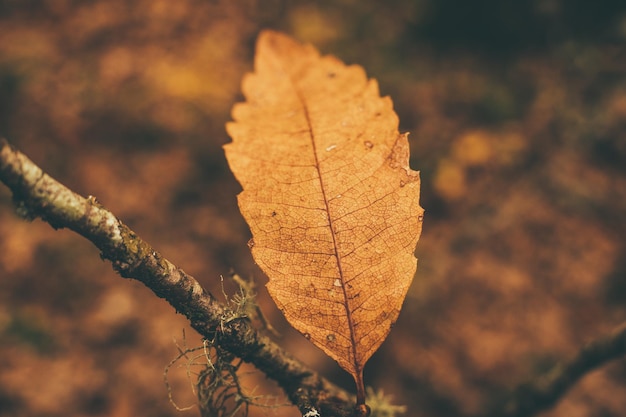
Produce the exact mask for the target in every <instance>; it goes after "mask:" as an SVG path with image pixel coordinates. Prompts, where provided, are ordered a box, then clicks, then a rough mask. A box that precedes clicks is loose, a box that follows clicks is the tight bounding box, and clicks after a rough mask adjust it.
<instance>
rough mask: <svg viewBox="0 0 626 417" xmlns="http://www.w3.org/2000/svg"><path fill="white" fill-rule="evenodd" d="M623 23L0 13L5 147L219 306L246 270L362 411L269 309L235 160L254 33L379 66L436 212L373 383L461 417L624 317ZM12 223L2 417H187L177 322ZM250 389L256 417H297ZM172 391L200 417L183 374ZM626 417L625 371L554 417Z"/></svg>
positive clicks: (90, 263) (313, 8)
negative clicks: (89, 204) (135, 237)
mask: <svg viewBox="0 0 626 417" xmlns="http://www.w3.org/2000/svg"><path fill="white" fill-rule="evenodd" d="M620 3H623V2H598V3H591V2H584V1H582V0H577V1H569V2H565V1H562V0H535V1H531V2H501V1H496V0H489V1H488V0H481V1H474V2H454V1H452V0H445V1H435V0H412V1H390V2H378V1H374V0H361V1H356V0H340V1H330V0H321V1H317V2H311V1H309V2H306V1H299V0H268V1H261V0H223V1H209V0H204V1H200V0H177V1H167V0H160V1H149V0H143V1H141V0H137V1H122V0H113V1H111V0H109V1H105V0H90V1H87V0H84V1H80V0H73V1H72V0H65V1H60V0H47V1H34V0H2V1H0V134H1V135H3V136H6V137H7V138H8V139H9V140H10V141H12V142H13V144H14V145H16V146H17V147H18V148H20V149H21V150H22V151H23V152H25V153H26V154H27V155H29V156H30V157H31V158H32V159H33V160H34V161H35V162H36V163H38V164H39V165H40V166H42V167H43V168H44V169H45V170H47V171H48V172H49V173H50V174H51V175H53V176H54V177H56V178H57V179H59V180H60V181H61V182H63V183H65V184H66V185H68V186H69V187H70V188H72V189H74V190H76V191H78V192H80V193H81V194H83V195H94V196H96V197H97V198H98V200H99V201H100V202H101V203H102V204H104V205H105V206H106V207H107V208H109V209H110V210H112V211H113V212H114V213H115V214H117V215H118V216H119V217H120V218H121V219H122V220H123V221H124V222H125V223H127V224H128V225H129V226H130V227H131V228H133V229H134V230H135V231H136V232H138V233H139V234H140V235H141V236H142V237H144V238H145V239H146V240H147V241H149V242H151V243H152V244H153V245H154V246H155V247H156V248H157V249H158V250H160V251H161V252H162V253H163V255H164V256H166V257H168V258H169V259H171V260H172V261H174V262H175V263H177V264H178V265H179V266H181V267H182V268H183V269H185V271H187V272H188V273H190V274H192V275H193V276H195V277H197V278H198V279H199V280H200V282H201V283H202V284H203V285H204V286H205V287H206V288H208V289H209V290H210V291H211V292H212V293H213V294H215V295H217V296H221V294H222V292H221V288H220V275H224V276H227V275H228V274H229V272H230V271H231V269H234V270H235V271H237V272H238V273H239V274H241V275H242V276H244V277H254V279H256V280H257V282H258V283H259V290H258V291H259V295H258V302H259V305H260V306H261V308H262V310H263V311H264V312H265V314H266V315H267V317H268V318H269V320H270V322H271V323H272V324H273V325H274V327H276V328H277V329H278V330H279V331H280V333H281V334H282V338H281V339H280V341H279V343H281V344H282V345H283V346H284V347H285V348H286V349H287V350H288V351H291V352H293V354H294V355H295V356H297V357H298V358H300V359H301V360H302V361H304V362H306V363H308V364H309V365H310V366H312V367H314V368H316V369H319V370H320V371H321V372H322V373H323V374H324V375H326V376H327V377H328V378H330V379H331V380H333V381H336V382H337V383H339V384H341V385H342V386H345V387H346V388H347V389H353V388H352V382H351V380H350V377H349V376H348V375H347V374H345V373H344V372H343V371H341V370H340V369H339V368H338V367H337V365H336V364H334V363H333V362H332V361H331V360H329V359H327V358H326V357H325V356H324V355H323V354H322V353H321V352H320V351H318V350H317V349H316V348H314V347H313V346H312V345H310V344H309V343H308V341H306V340H304V338H303V337H301V336H300V335H299V334H297V333H296V332H295V331H293V330H291V329H290V327H289V326H288V325H287V324H286V322H285V321H284V319H283V318H282V316H281V315H280V313H279V312H278V311H277V310H276V308H275V306H274V304H273V303H272V301H271V300H270V299H269V297H268V295H267V293H266V292H265V290H264V288H263V284H264V283H265V281H266V278H265V277H264V276H263V275H262V273H261V272H260V271H259V270H258V269H257V268H256V267H255V266H254V263H253V261H252V258H251V256H250V253H249V250H248V247H247V245H246V242H247V240H248V238H249V232H248V230H247V227H246V225H245V223H244V221H243V219H242V218H241V216H240V214H239V212H238V208H237V203H236V194H237V193H238V192H239V191H240V188H239V186H238V184H237V183H236V181H235V180H234V178H233V176H232V174H231V173H230V171H229V170H228V167H227V165H226V162H225V158H224V155H223V152H222V149H221V146H222V145H223V144H224V143H226V142H228V141H229V138H228V137H227V135H226V133H225V130H224V124H225V123H226V122H227V121H228V120H229V112H230V108H231V107H232V105H233V103H235V102H237V101H241V100H242V97H241V94H240V81H241V78H242V76H243V74H244V73H245V72H247V71H250V70H251V69H252V57H253V52H254V51H253V45H254V40H255V38H256V35H257V33H258V32H259V31H260V30H261V29H263V28H275V29H279V30H283V31H285V32H287V33H289V34H291V35H292V36H294V37H296V38H298V39H300V40H302V41H307V42H312V43H313V44H315V45H316V46H317V47H318V48H319V49H321V50H322V52H323V53H332V54H333V55H336V56H338V57H339V58H340V59H342V60H343V61H344V62H347V63H356V64H359V65H361V66H363V67H364V68H365V69H366V71H367V73H368V75H369V76H371V77H375V78H377V79H378V80H379V83H380V86H381V92H382V94H384V95H390V96H391V97H392V99H393V101H394V106H395V109H396V111H397V112H398V114H399V116H400V120H401V122H400V123H401V126H400V130H401V131H409V132H411V135H410V137H409V138H410V141H411V152H412V159H411V165H412V168H414V169H419V170H421V172H422V181H423V185H422V187H423V188H422V206H423V207H424V208H425V209H426V217H425V222H424V232H423V235H422V238H421V240H420V242H419V244H418V248H417V255H418V257H419V259H420V263H419V266H418V272H417V276H416V278H415V281H414V283H413V286H412V287H411V290H410V292H409V295H408V298H407V301H406V302H405V306H404V309H403V311H402V313H401V315H400V319H399V321H398V323H397V324H396V325H395V326H394V328H393V329H392V332H391V335H390V336H389V338H388V340H387V342H385V344H384V345H383V346H382V348H381V350H380V351H379V352H378V353H377V354H376V355H375V356H374V358H373V359H372V360H371V361H370V363H369V365H368V366H367V368H366V372H365V377H366V383H367V384H369V385H372V386H373V387H375V388H377V389H378V388H382V389H384V391H385V393H388V394H392V395H393V396H394V402H395V403H397V404H403V405H406V406H407V410H408V411H407V415H409V416H442V417H444V416H464V415H469V414H472V413H475V412H478V411H480V410H481V409H483V408H484V406H485V404H488V403H489V402H491V401H495V400H497V398H499V396H500V395H502V393H503V392H505V391H506V390H508V389H510V388H513V387H515V386H516V385H518V384H519V383H520V382H522V381H524V380H526V379H527V378H530V377H532V376H533V375H536V374H537V373H538V372H541V371H544V370H546V369H548V368H549V367H550V366H551V365H553V364H554V363H555V362H556V361H558V360H559V359H563V358H567V357H570V356H571V355H573V354H574V353H575V352H576V351H577V350H578V349H579V347H580V346H582V345H583V344H584V343H586V342H588V341H590V340H592V339H594V338H596V337H599V336H602V335H604V334H606V333H607V332H609V331H610V330H611V329H612V328H613V327H614V326H615V325H617V324H619V323H621V322H623V321H624V320H625V319H626V257H625V255H626V241H625V239H624V236H626V221H625V220H624V214H625V213H626V48H625V44H626V10H625V9H626V7H624V6H621V5H620ZM0 203H1V204H0V342H1V343H0V415H2V416H4V415H6V416H15V417H20V416H33V415H37V416H46V417H48V416H49V417H52V416H104V415H106V416H114V417H126V416H157V417H158V416H162V417H166V416H179V415H197V414H198V412H197V410H192V411H186V412H182V413H181V412H179V411H177V410H175V409H174V408H173V407H172V406H171V405H170V404H169V403H168V399H167V392H166V389H165V385H164V383H163V377H162V374H163V368H164V367H165V366H166V365H167V364H168V362H169V361H170V360H172V359H173V358H174V357H175V356H176V355H177V348H176V344H175V342H174V339H176V340H177V341H178V343H179V344H182V343H183V331H184V329H186V331H185V333H186V343H187V344H189V345H190V346H198V345H199V344H200V341H199V338H198V337H197V336H196V335H195V334H194V333H193V331H191V330H190V329H189V328H188V326H187V325H186V322H185V320H184V319H183V317H181V316H179V315H176V314H175V313H174V311H173V309H172V308H171V307H169V305H167V304H166V303H165V302H164V301H162V300H160V299H157V298H156V297H155V296H154V295H153V294H152V293H151V292H150V291H149V290H147V289H146V288H144V287H142V286H141V285H140V284H138V283H136V282H134V281H128V280H122V279H120V278H119V277H118V276H116V275H115V274H114V272H113V271H112V269H111V267H110V265H109V264H107V263H104V262H102V261H100V259H99V257H98V252H97V250H96V249H95V248H94V247H92V245H91V244H89V243H88V242H86V241H85V240H83V239H82V238H80V237H78V236H76V235H74V234H73V233H71V232H68V231H54V230H52V228H51V227H49V226H48V225H46V224H44V223H42V222H40V221H35V222H33V223H27V222H25V221H23V220H21V219H20V218H18V217H17V216H16V215H15V213H14V209H13V207H12V204H11V196H10V193H9V191H8V190H7V189H6V188H5V187H0ZM227 284H228V283H227ZM227 290H228V291H231V292H232V291H234V287H233V286H232V285H227ZM249 371H250V373H249V374H247V376H246V377H245V380H246V383H247V384H248V387H249V389H250V390H251V391H253V392H254V394H255V395H262V396H267V397H263V398H261V399H260V400H259V401H260V402H262V403H264V404H266V405H270V406H271V405H275V404H282V403H284V402H285V401H286V400H285V399H284V398H282V397H281V396H280V392H279V391H276V390H275V388H273V385H272V384H271V383H268V382H266V379H265V378H264V377H263V376H262V375H259V373H258V372H256V373H255V372H254V371H253V370H251V369H249ZM171 372H172V375H171V383H172V387H173V391H174V396H175V399H176V400H177V401H178V402H179V403H180V404H181V405H189V404H193V402H194V396H193V393H192V392H191V388H190V387H189V383H188V381H187V377H186V375H185V369H184V367H183V368H176V369H173V370H172V371H171ZM624 410H626V362H624V360H620V361H616V362H614V363H612V364H611V365H609V366H606V367H604V368H602V369H600V370H598V371H596V372H593V373H591V374H589V375H587V376H586V377H585V378H584V379H583V380H582V381H581V383H579V384H578V385H577V386H576V387H575V388H574V389H573V390H572V391H571V392H569V393H568V394H567V395H566V396H565V397H564V398H563V400H562V401H561V402H560V403H559V404H558V405H557V407H556V408H555V409H554V410H552V411H550V412H547V413H544V414H543V415H544V416H551V417H552V416H567V417H577V416H581V417H582V416H623V415H624V414H623V413H624ZM252 415H255V416H273V415H280V416H296V415H298V412H297V410H296V409H295V408H293V407H287V406H279V407H269V408H267V407H266V408H263V407H261V408H254V409H253V410H252Z"/></svg>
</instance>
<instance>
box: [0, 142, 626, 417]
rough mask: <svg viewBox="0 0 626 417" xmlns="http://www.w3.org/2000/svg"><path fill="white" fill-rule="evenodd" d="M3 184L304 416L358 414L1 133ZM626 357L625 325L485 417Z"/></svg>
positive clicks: (25, 208) (535, 403) (523, 408)
mask: <svg viewBox="0 0 626 417" xmlns="http://www.w3.org/2000/svg"><path fill="white" fill-rule="evenodd" d="M0 181H2V182H4V183H5V184H6V185H7V186H8V187H9V188H10V189H11V191H12V192H13V200H14V202H15V205H16V207H17V210H18V213H19V214H21V215H22V216H24V217H26V218H29V219H34V218H37V217H40V218H41V219H42V220H44V221H46V222H48V223H49V224H50V225H51V226H52V227H54V228H56V229H59V228H68V229H71V230H73V231H74V232H76V233H78V234H80V235H81V236H83V237H85V238H86V239H88V240H89V241H91V242H92V243H93V244H94V245H95V246H96V247H98V249H99V250H100V251H101V255H102V257H103V258H104V259H108V260H110V261H111V263H112V265H113V268H114V269H115V270H116V271H117V272H118V273H119V274H120V275H121V276H122V277H125V278H133V279H136V280H138V281H141V282H142V283H144V284H145V285H146V286H147V287H148V288H150V289H151V290H152V291H153V292H154V293H155V294H156V295H157V296H159V297H161V298H164V299H165V300H167V301H168V302H169V303H170V304H171V305H172V306H173V307H174V308H175V309H176V311H177V312H179V313H181V314H184V315H185V316H186V317H187V318H188V319H189V321H190V324H191V326H192V327H193V328H194V329H195V330H196V331H198V333H200V334H201V335H202V336H203V337H205V338H207V339H209V340H214V341H215V343H217V345H218V346H219V347H220V348H222V349H225V350H227V351H229V352H231V353H233V354H234V355H236V356H238V357H240V358H242V359H243V360H244V361H246V362H249V363H252V364H253V365H255V366H256V367H257V368H258V369H259V370H260V371H262V372H264V373H265V374H266V375H267V376H268V377H270V378H272V379H274V380H275V381H276V382H277V383H278V384H279V385H280V386H281V387H282V389H283V390H284V391H285V393H286V394H287V396H288V397H289V399H290V400H291V402H292V403H294V404H295V405H297V406H298V408H299V409H300V411H301V412H302V414H303V415H305V414H306V415H309V416H314V415H317V414H316V413H317V411H314V410H319V412H320V414H321V415H322V416H325V417H326V416H328V417H331V416H338V417H348V416H352V415H354V403H353V402H352V399H351V397H350V395H349V394H348V393H346V392H345V391H343V390H341V389H339V388H337V387H336V386H334V385H332V384H331V383H330V382H328V381H326V380H325V379H323V378H321V377H320V376H319V375H318V374H317V373H316V372H315V371H313V370H311V369H309V368H308V367H307V366H306V365H304V364H302V363H301V362H299V361H297V360H296V359H294V358H292V357H291V356H290V355H288V354H287V353H286V352H284V351H283V350H282V349H281V348H280V347H279V346H278V345H276V344H275V343H274V342H273V341H272V340H271V339H269V338H268V337H267V336H265V335H263V334H261V333H259V332H258V331H257V330H256V329H254V328H253V327H252V326H251V324H250V321H249V320H247V319H235V320H232V321H224V317H226V316H227V315H228V309H227V307H225V306H224V305H222V304H221V303H220V302H218V301H217V300H216V299H215V298H214V297H213V296H212V295H211V294H210V293H208V292H206V291H205V290H204V289H203V288H202V286H201V285H200V284H199V283H198V282H197V281H196V280H195V279H194V278H193V277H191V276H189V275H187V274H186V273H185V272H184V271H183V270H182V269H180V268H178V267H177V266H176V265H174V264H172V263H171V262H170V261H168V260H167V259H165V258H164V257H162V256H161V255H160V254H159V253H158V252H157V251H155V250H154V249H153V248H152V247H151V246H150V245H149V244H148V243H147V242H145V241H143V240H142V239H141V238H140V237H139V236H137V235H136V234H135V233H134V232H133V231H132V230H130V229H129V228H128V227H127V226H126V225H124V224H123V223H122V222H121V221H120V220H118V219H117V218H116V217H115V215H113V213H111V212H110V211H108V210H106V209H105V208H104V207H102V206H101V205H100V204H99V203H98V202H97V201H96V199H95V198H94V197H91V196H90V197H88V198H83V197H81V196H80V195H78V194H76V193H74V192H73V191H71V190H70V189H68V188H67V187H65V186H64V185H62V184H60V183H59V182H58V181H56V180H54V179H53V178H51V177H50V176H49V175H47V174H46V173H44V172H43V171H42V170H41V168H39V167H38V166H37V165H35V164H34V163H33V162H32V161H31V160H30V159H28V158H27V157H26V156H25V155H24V154H22V153H20V152H19V151H17V150H16V149H14V148H13V147H11V146H10V145H9V143H8V142H7V141H6V140H5V139H3V138H0ZM625 354H626V324H624V325H622V326H620V327H618V328H617V329H616V330H615V331H614V332H613V333H612V334H611V335H609V336H607V337H604V338H601V339H598V340H595V341H593V342H591V343H589V344H588V345H586V346H584V347H583V348H582V349H581V350H580V351H579V352H578V354H577V355H576V356H575V357H574V358H573V359H571V360H570V361H569V362H565V363H563V364H558V365H556V366H555V367H554V368H553V369H552V370H550V371H549V372H547V373H546V374H545V375H543V376H541V377H539V378H537V379H536V380H534V381H532V382H530V383H527V384H523V385H521V386H520V387H518V388H517V389H516V390H515V391H514V392H513V393H512V394H511V395H510V396H509V397H507V398H505V399H504V401H501V402H499V403H498V404H496V405H495V406H494V407H491V408H490V410H488V411H487V412H486V413H485V414H483V415H486V416H490V417H491V416H493V417H496V416H498V417H529V416H532V415H535V414H537V413H539V412H540V411H543V410H546V409H548V408H550V407H552V406H553V405H554V404H555V403H556V402H557V401H558V400H559V399H560V398H561V397H562V396H563V395H564V394H565V393H566V392H567V390H569V389H570V388H571V387H572V386H573V385H574V384H575V383H576V382H578V381H579V380H580V378H582V377H583V376H584V375H585V374H587V373H588V372H590V371H592V370H593V369H596V368H597V367H599V366H602V365H604V364H606V363H607V362H609V361H611V360H614V359H617V358H620V357H622V356H624V355H625Z"/></svg>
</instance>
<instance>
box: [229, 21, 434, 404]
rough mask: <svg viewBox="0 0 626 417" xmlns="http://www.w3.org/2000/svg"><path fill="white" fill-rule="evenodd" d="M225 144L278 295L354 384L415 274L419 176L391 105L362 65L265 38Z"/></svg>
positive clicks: (278, 37)
mask: <svg viewBox="0 0 626 417" xmlns="http://www.w3.org/2000/svg"><path fill="white" fill-rule="evenodd" d="M242 88H243V93H244V95H245V97H246V99H247V102H245V103H239V104H236V105H235V107H234V108H233V112H232V115H233V119H234V120H235V122H232V123H229V124H228V125H227V130H228V133H229V134H230V136H231V137H232V139H233V142H232V143H230V144H227V145H225V146H224V149H225V151H226V157H227V158H228V162H229V164H230V167H231V169H232V171H233V173H234V174H235V176H236V177H237V179H238V180H239V182H240V183H241V185H242V187H243V192H242V193H241V194H239V197H238V198H239V207H240V209H241V212H242V214H243V216H244V217H245V219H246V221H247V222H248V225H249V226H250V229H251V231H252V236H253V240H251V241H250V242H251V243H250V246H251V248H252V254H253V256H254V259H255V261H256V262H257V263H258V265H259V266H260V267H261V268H262V269H263V271H264V272H265V273H266V274H267V275H268V277H269V283H268V284H267V288H268V291H269V293H270V295H271V296H272V298H273V299H274V301H275V302H276V304H277V305H278V307H279V308H280V309H281V310H282V311H283V313H284V314H285V317H286V318H287V320H288V321H289V322H290V323H291V325H292V326H294V327H295V328H296V329H297V330H299V331H300V332H301V333H303V334H304V336H305V337H306V338H307V339H310V340H311V341H312V342H313V343H315V345H317V346H318V347H320V348H321V349H322V350H323V351H324V352H326V354H328V355H329V356H331V357H332V358H333V359H335V360H336V361H337V362H338V363H339V365H341V367H342V368H344V369H345V370H347V371H348V372H349V373H350V374H352V375H353V377H354V379H355V381H356V383H357V401H358V403H359V404H364V400H365V390H364V387H363V376H362V375H363V366H364V365H365V363H366V362H367V360H368V359H369V358H370V357H371V356H372V354H373V353H374V352H375V351H376V349H378V347H379V346H380V344H381V343H382V342H383V341H384V340H385V338H386V337H387V335H388V334H389V330H390V328H391V324H392V323H393V322H394V321H395V320H396V318H397V317H398V314H399V312H400V307H401V306H402V302H403V300H404V297H405V295H406V293H407V290H408V288H409V285H410V284H411V281H412V279H413V275H414V274H415V269H416V266H417V259H416V258H415V256H414V254H413V252H414V250H415V246H416V244H417V240H418V238H419V235H420V232H421V228H422V218H423V209H422V208H421V207H420V206H419V186H420V180H419V173H418V172H416V171H412V170H411V169H410V168H409V146H408V141H407V136H406V134H399V133H398V118H397V116H396V114H395V113H394V111H393V108H392V103H391V100H390V99H389V98H388V97H384V98H381V97H380V95H379V92H378V84H377V82H376V81H375V80H368V79H367V77H366V75H365V72H364V71H363V69H362V68H361V67H359V66H355V65H352V66H346V65H344V64H343V63H342V62H341V61H339V60H338V59H336V58H335V57H332V56H324V57H320V55H319V53H318V52H317V51H316V50H315V49H314V48H313V47H312V46H310V45H301V44H299V43H297V42H295V41H294V40H292V39H291V38H289V37H287V36H286V35H283V34H280V33H277V32H272V31H264V32H262V33H261V35H260V36H259V39H258V41H257V52H256V58H255V72H254V73H252V74H247V75H246V77H245V78H244V80H243V87H242Z"/></svg>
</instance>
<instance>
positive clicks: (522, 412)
mask: <svg viewBox="0 0 626 417" xmlns="http://www.w3.org/2000/svg"><path fill="white" fill-rule="evenodd" d="M624 355H626V324H622V325H620V326H619V327H617V328H616V329H615V330H614V331H613V332H611V334H609V335H608V336H605V337H602V338H599V339H596V340H594V341H592V342H590V343H589V344H587V345H585V346H583V347H582V348H581V349H580V351H579V352H578V353H577V354H576V356H574V357H573V358H572V359H570V360H569V361H567V362H561V363H558V364H556V365H555V366H554V367H553V368H552V369H550V370H549V371H548V372H547V373H545V374H544V375H541V376H540V377H538V378H536V379H534V380H533V381H531V382H529V383H526V384H522V385H520V386H519V387H518V388H517V389H515V390H514V391H513V393H512V394H511V395H510V396H509V397H508V398H506V399H505V401H502V402H500V403H499V404H497V405H496V406H495V407H493V408H492V409H491V410H490V412H488V413H487V416H489V417H530V416H534V415H536V414H538V413H539V412H541V411H544V410H547V409H550V408H552V407H553V406H554V405H555V404H556V403H557V402H558V401H559V400H560V399H561V398H562V397H563V396H564V395H565V393H566V392H567V391H568V390H569V389H570V388H572V387H573V386H574V384H576V383H577V382H578V381H579V380H580V379H581V378H582V377H583V376H585V375H586V374H588V373H589V372H591V371H593V370H594V369H597V368H599V367H600V366H602V365H605V364H606V363H608V362H610V361H612V360H615V359H619V358H621V357H623V356H624Z"/></svg>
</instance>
